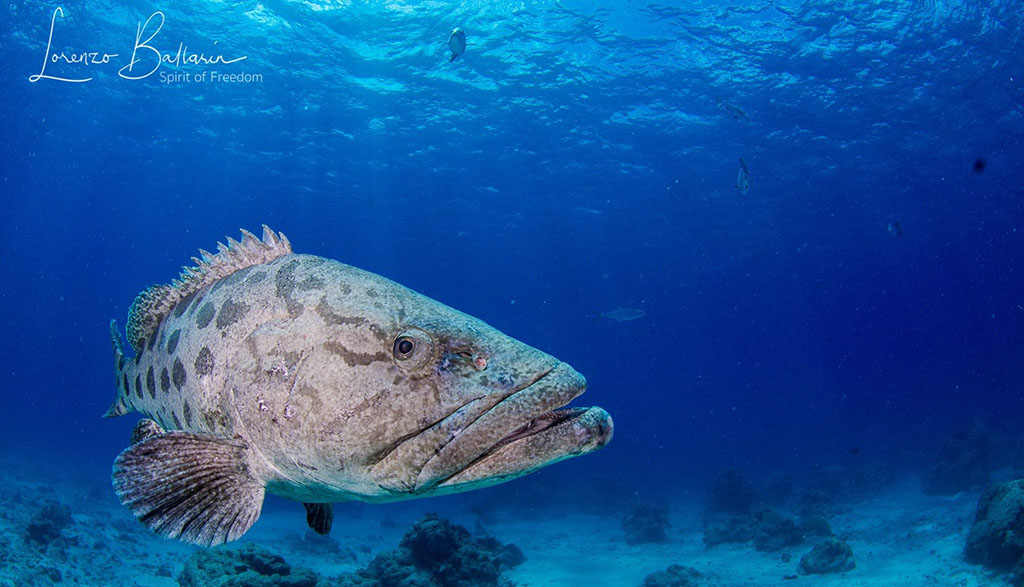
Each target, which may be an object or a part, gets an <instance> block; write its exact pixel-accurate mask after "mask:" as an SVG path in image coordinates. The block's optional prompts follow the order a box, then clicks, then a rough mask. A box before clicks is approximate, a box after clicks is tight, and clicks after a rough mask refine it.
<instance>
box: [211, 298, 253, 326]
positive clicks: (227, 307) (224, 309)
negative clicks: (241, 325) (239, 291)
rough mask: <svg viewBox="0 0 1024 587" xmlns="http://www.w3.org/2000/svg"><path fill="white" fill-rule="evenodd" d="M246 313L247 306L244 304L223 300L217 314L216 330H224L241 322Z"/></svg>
mask: <svg viewBox="0 0 1024 587" xmlns="http://www.w3.org/2000/svg"><path fill="white" fill-rule="evenodd" d="M248 311H249V306H248V304H246V303H245V302H235V301H234V300H225V301H224V305H223V306H221V307H220V312H217V328H219V329H221V330H224V329H225V328H227V327H228V326H231V325H232V324H234V323H235V322H238V321H239V320H241V319H242V318H243V317H244V316H245V314H246V312H248Z"/></svg>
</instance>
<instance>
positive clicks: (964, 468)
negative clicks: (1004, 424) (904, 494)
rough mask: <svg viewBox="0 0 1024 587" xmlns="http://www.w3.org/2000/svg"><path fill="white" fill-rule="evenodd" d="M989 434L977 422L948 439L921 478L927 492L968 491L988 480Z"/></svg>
mask: <svg viewBox="0 0 1024 587" xmlns="http://www.w3.org/2000/svg"><path fill="white" fill-rule="evenodd" d="M989 443H990V442H989V437H988V433H987V432H986V431H985V427H984V426H983V425H982V424H981V423H980V422H975V423H974V425H973V426H972V427H971V429H970V430H968V431H962V432H959V433H957V434H955V435H953V437H952V438H950V439H949V441H948V442H946V445H945V446H944V447H943V448H942V451H941V452H940V453H939V456H938V459H937V460H936V462H935V464H934V465H933V466H932V468H931V469H930V470H928V471H927V472H925V473H924V475H922V477H921V485H922V488H923V489H924V492H925V493H927V494H931V495H942V494H949V493H958V492H960V491H969V490H971V489H975V488H977V487H981V486H982V485H984V484H985V483H986V482H988V473H989Z"/></svg>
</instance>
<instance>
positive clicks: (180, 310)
mask: <svg viewBox="0 0 1024 587" xmlns="http://www.w3.org/2000/svg"><path fill="white" fill-rule="evenodd" d="M195 299H196V292H192V293H190V294H189V295H188V296H187V297H186V298H185V299H183V300H181V301H180V302H178V304H177V305H176V306H174V317H175V318H181V317H182V316H184V315H185V312H186V311H188V308H189V306H190V305H192V302H194V301H195Z"/></svg>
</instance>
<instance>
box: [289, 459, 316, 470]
mask: <svg viewBox="0 0 1024 587" xmlns="http://www.w3.org/2000/svg"><path fill="white" fill-rule="evenodd" d="M295 464H296V465H298V466H300V467H302V468H303V469H305V470H307V471H319V470H320V469H317V468H316V467H314V466H313V465H307V464H306V463H303V462H302V461H298V460H297V461H295Z"/></svg>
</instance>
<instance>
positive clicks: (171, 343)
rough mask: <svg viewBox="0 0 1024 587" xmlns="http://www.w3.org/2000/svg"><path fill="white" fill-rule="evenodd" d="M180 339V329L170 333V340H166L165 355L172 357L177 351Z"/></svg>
mask: <svg viewBox="0 0 1024 587" xmlns="http://www.w3.org/2000/svg"><path fill="white" fill-rule="evenodd" d="M180 337H181V329H180V328H179V329H177V330H175V331H174V332H172V333H171V336H170V338H168V339H167V354H168V355H173V354H174V351H176V350H178V339H179V338H180Z"/></svg>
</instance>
